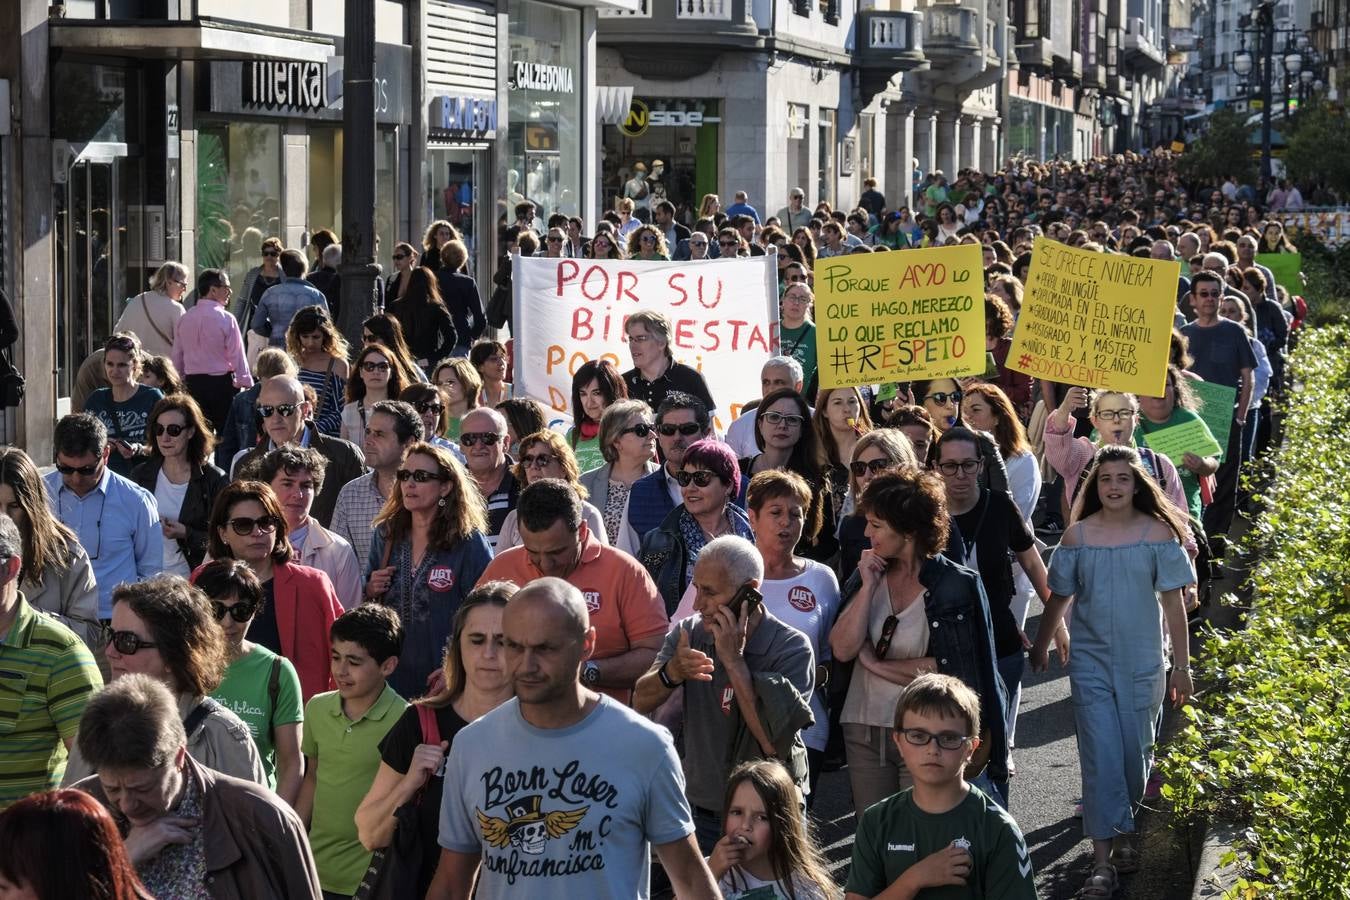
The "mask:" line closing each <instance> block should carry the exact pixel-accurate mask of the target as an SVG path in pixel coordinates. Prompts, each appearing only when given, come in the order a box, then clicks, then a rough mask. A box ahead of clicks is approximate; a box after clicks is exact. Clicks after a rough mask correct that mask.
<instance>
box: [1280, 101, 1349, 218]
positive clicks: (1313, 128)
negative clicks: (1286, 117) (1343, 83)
mask: <svg viewBox="0 0 1350 900" xmlns="http://www.w3.org/2000/svg"><path fill="white" fill-rule="evenodd" d="M1293 124H1294V127H1293V132H1292V134H1291V135H1290V136H1289V138H1288V148H1287V149H1286V151H1285V158H1284V165H1285V168H1286V170H1287V171H1288V172H1289V177H1290V178H1292V179H1293V180H1294V181H1296V182H1298V183H1299V184H1304V185H1309V186H1313V185H1319V184H1320V185H1323V186H1325V187H1328V188H1330V189H1331V190H1333V191H1335V192H1336V193H1337V194H1339V195H1340V196H1342V197H1344V196H1346V195H1347V194H1350V117H1348V116H1347V115H1346V113H1345V110H1343V109H1333V108H1329V107H1325V106H1318V107H1314V108H1312V109H1306V110H1303V111H1301V112H1300V113H1299V114H1298V116H1297V117H1295V119H1294V123H1293Z"/></svg>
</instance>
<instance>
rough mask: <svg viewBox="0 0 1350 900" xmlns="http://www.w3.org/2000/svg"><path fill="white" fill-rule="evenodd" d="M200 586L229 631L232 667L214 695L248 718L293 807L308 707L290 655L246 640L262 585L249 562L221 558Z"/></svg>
mask: <svg viewBox="0 0 1350 900" xmlns="http://www.w3.org/2000/svg"><path fill="white" fill-rule="evenodd" d="M196 585H197V589H198V590H200V591H201V592H202V593H204V594H206V597H207V599H208V600H209V601H210V602H211V611H212V613H213V614H214V615H215V617H216V621H218V622H219V623H220V628H221V630H222V631H223V632H224V633H225V654H226V657H227V659H228V666H227V668H226V669H225V678H224V680H222V681H221V682H220V686H219V687H217V688H216V689H215V690H214V691H212V692H211V696H212V697H213V698H215V699H216V700H219V701H220V702H221V703H223V704H225V706H226V708H227V709H229V710H231V711H232V712H234V713H235V715H237V716H239V718H241V719H243V720H244V724H245V725H247V726H248V730H249V734H251V735H252V736H253V741H254V743H256V744H257V745H258V755H259V756H261V757H262V764H263V769H264V771H266V772H267V782H268V784H269V785H270V786H271V788H272V790H274V791H276V792H277V795H278V796H279V797H281V799H282V800H285V801H286V802H287V803H288V804H290V805H292V806H294V805H295V799H296V797H297V796H298V795H299V794H300V783H301V781H302V780H303V779H304V767H303V765H302V760H301V754H300V723H301V722H302V721H303V720H304V713H305V709H304V705H303V704H302V702H301V700H300V678H299V676H297V675H296V674H295V667H294V666H292V665H291V662H290V660H288V659H286V657H284V656H278V655H277V654H275V653H273V652H272V651H271V650H268V649H267V648H266V647H264V646H262V645H260V644H256V643H254V642H253V641H249V640H246V639H245V636H246V635H247V634H248V629H249V626H250V625H252V624H253V617H254V616H256V615H257V614H258V610H259V609H261V608H262V605H263V586H262V582H260V581H259V580H258V576H257V575H255V574H253V570H252V569H250V568H249V567H248V565H247V564H245V563H242V562H240V561H239V560H237V559H217V560H215V561H214V562H209V563H207V564H206V565H205V566H203V567H202V570H201V571H200V572H198V573H197V581H196Z"/></svg>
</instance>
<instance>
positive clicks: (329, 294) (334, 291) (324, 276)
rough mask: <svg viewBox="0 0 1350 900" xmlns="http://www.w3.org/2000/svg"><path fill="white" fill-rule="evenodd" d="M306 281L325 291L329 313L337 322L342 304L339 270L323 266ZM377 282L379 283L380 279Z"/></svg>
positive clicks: (311, 273)
mask: <svg viewBox="0 0 1350 900" xmlns="http://www.w3.org/2000/svg"><path fill="white" fill-rule="evenodd" d="M305 280H306V281H308V282H309V283H310V284H312V285H314V286H315V287H316V288H318V289H319V290H321V291H323V296H324V298H325V299H327V300H328V312H329V313H330V314H331V315H332V317H333V321H334V322H336V321H337V320H338V306H339V304H341V303H342V276H341V275H339V274H338V270H337V269H330V268H328V267H327V266H321V267H319V268H317V269H315V270H314V271H313V272H310V273H309V274H308V275H306V276H305ZM375 280H376V281H379V279H378V278H377V279H375Z"/></svg>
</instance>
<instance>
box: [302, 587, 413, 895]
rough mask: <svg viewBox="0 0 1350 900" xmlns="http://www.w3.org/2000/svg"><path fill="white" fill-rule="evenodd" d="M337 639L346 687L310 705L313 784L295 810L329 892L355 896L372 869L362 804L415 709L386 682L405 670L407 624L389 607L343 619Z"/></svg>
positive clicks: (308, 759) (362, 609) (308, 780)
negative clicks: (396, 729) (386, 741)
mask: <svg viewBox="0 0 1350 900" xmlns="http://www.w3.org/2000/svg"><path fill="white" fill-rule="evenodd" d="M329 636H330V640H331V643H332V648H333V649H332V672H333V680H334V681H335V682H336V683H337V686H338V689H337V690H336V691H329V692H328V693H325V694H316V695H314V696H313V697H311V698H310V701H309V703H308V704H306V705H305V729H304V734H303V736H302V738H301V742H300V749H301V750H302V751H303V752H304V754H305V781H304V784H303V785H302V786H301V788H300V797H299V799H298V801H297V802H296V805H295V811H296V812H297V813H299V814H300V818H301V819H303V820H304V822H305V824H306V826H308V828H309V843H310V847H311V848H312V849H313V851H314V862H315V863H316V864H317V866H318V869H319V885H320V886H321V887H322V888H323V891H324V895H325V896H326V897H329V896H331V897H350V896H351V895H352V894H353V893H355V892H356V889H357V887H359V886H360V884H361V876H362V875H363V874H364V873H365V871H366V866H368V865H369V864H370V852H369V851H368V850H366V848H365V847H363V846H362V845H361V841H360V839H359V838H358V837H357V835H356V820H355V816H356V807H357V806H359V805H360V804H361V801H362V800H363V799H364V798H365V796H366V791H368V790H369V789H370V785H371V782H373V781H374V780H375V773H376V772H377V771H378V770H379V768H380V741H381V740H382V739H383V738H384V736H385V733H386V732H388V731H389V729H390V728H392V727H393V726H394V724H395V723H396V722H397V721H398V720H399V717H400V716H402V715H403V710H404V709H405V708H407V706H408V704H407V703H405V702H404V700H403V698H402V697H400V696H399V695H398V694H397V693H395V692H394V689H393V688H391V687H389V685H388V684H386V682H385V680H386V679H387V678H388V677H389V675H390V674H391V673H392V672H393V671H394V668H395V667H396V666H397V665H398V655H399V652H400V651H401V650H402V649H403V626H402V625H400V624H399V620H398V614H397V613H396V612H394V611H393V610H392V609H390V608H389V607H387V606H381V605H379V604H375V603H364V604H362V605H360V606H358V607H356V608H355V609H352V610H350V611H348V612H346V613H344V614H342V615H341V616H339V617H338V618H337V620H336V621H335V622H333V627H332V630H331V631H330V632H329Z"/></svg>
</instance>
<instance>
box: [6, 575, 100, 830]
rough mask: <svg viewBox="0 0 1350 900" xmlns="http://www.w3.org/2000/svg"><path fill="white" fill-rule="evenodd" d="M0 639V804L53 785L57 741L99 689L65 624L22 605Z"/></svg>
mask: <svg viewBox="0 0 1350 900" xmlns="http://www.w3.org/2000/svg"><path fill="white" fill-rule="evenodd" d="M18 603H19V607H18V612H17V613H16V615H15V619H14V624H13V625H12V626H10V629H9V633H8V634H7V635H5V637H4V641H3V643H0V809H3V808H5V807H6V806H8V805H9V804H11V803H13V802H14V801H16V800H19V799H21V798H23V797H26V796H28V795H29V794H31V793H34V792H35V791H47V790H52V789H53V788H57V787H60V785H61V776H62V775H63V774H65V769H66V750H65V746H64V744H63V743H62V742H63V741H64V740H66V739H73V738H74V737H75V731H76V729H77V728H78V726H79V724H80V716H81V715H82V714H83V713H84V706H85V704H86V703H87V702H88V701H89V698H90V697H92V696H93V695H94V692H95V691H97V690H98V689H99V688H101V687H102V686H103V678H102V677H101V676H100V675H99V672H98V666H97V664H95V662H94V657H93V655H92V654H90V652H89V648H88V647H86V646H85V645H84V642H83V641H81V640H80V639H79V637H77V636H76V635H75V632H73V631H71V630H70V629H69V628H67V627H66V626H64V625H62V624H61V623H60V622H58V621H57V620H56V619H54V618H52V617H51V616H48V615H45V614H43V613H41V612H38V611H37V610H35V609H33V607H31V606H29V605H28V601H27V600H25V599H24V598H23V595H22V594H20V595H19V597H18Z"/></svg>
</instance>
